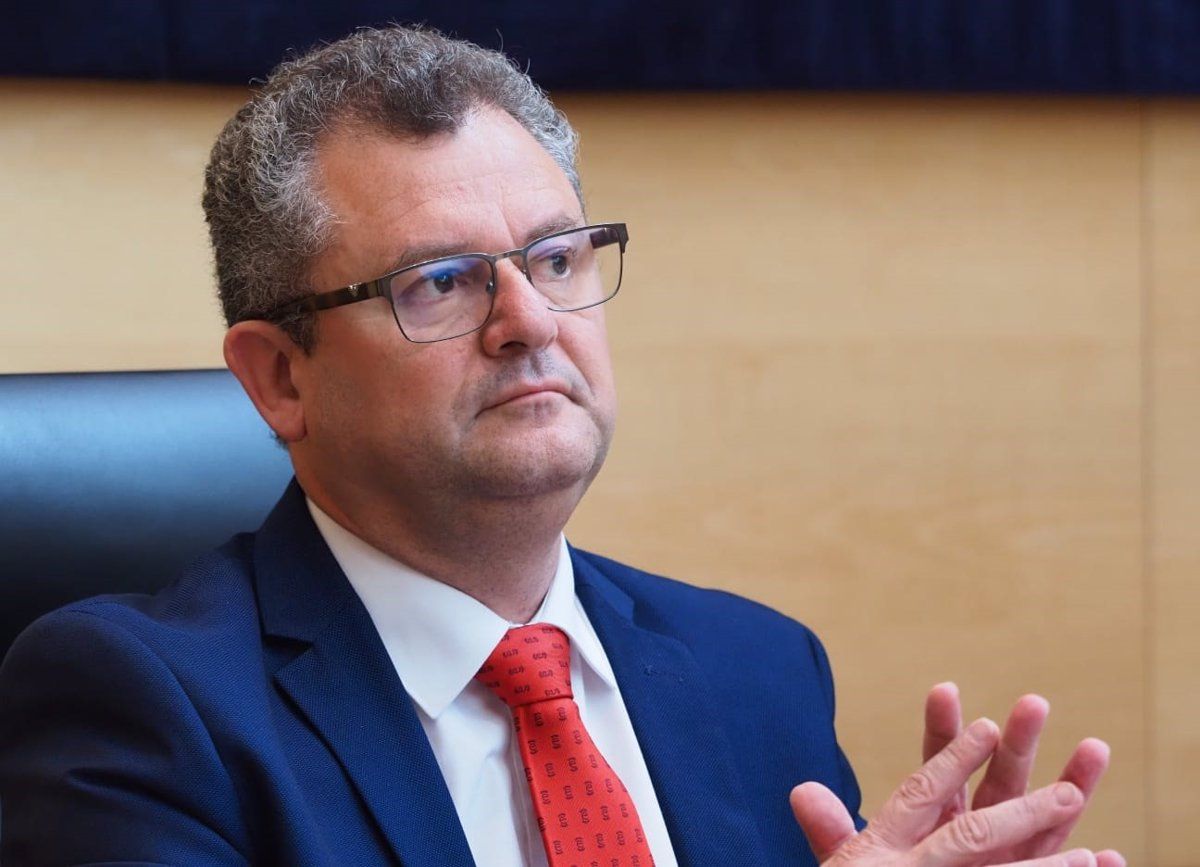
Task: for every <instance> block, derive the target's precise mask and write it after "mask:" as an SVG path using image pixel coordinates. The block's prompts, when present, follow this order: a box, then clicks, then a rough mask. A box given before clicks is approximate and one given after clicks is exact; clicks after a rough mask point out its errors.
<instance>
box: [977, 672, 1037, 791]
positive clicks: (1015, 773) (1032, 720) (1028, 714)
mask: <svg viewBox="0 0 1200 867" xmlns="http://www.w3.org/2000/svg"><path fill="white" fill-rule="evenodd" d="M1049 714H1050V703H1049V702H1048V701H1046V700H1045V699H1044V698H1042V697H1041V696H1040V695H1025V696H1022V697H1021V698H1019V699H1017V703H1016V704H1015V705H1013V709H1012V713H1010V714H1009V716H1008V720H1007V722H1005V724H1004V731H1003V732H1002V733H1001V735H1000V745H999V746H998V747H997V748H996V754H995V755H994V756H992V760H991V761H990V762H988V769H987V773H986V774H984V777H983V780H982V781H981V782H980V783H979V788H977V789H976V790H975V799H974V801H973V802H972V804H971V806H972V809H976V810H978V809H981V808H983V807H990V806H992V805H993V804H999V803H1000V802H1001V801H1007V800H1008V799H1009V798H1019V797H1020V796H1021V795H1024V794H1025V793H1026V792H1027V791H1028V790H1029V775H1030V773H1032V771H1033V760H1034V759H1035V758H1036V756H1037V746H1038V738H1040V737H1041V734H1042V729H1043V728H1045V725H1046V717H1047V716H1049Z"/></svg>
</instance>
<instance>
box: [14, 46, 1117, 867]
mask: <svg viewBox="0 0 1200 867" xmlns="http://www.w3.org/2000/svg"><path fill="white" fill-rule="evenodd" d="M574 151H575V136H574V133H573V132H572V130H571V128H570V126H569V125H568V124H567V122H566V120H565V118H563V117H562V116H561V115H560V114H558V113H557V112H556V111H555V110H554V109H553V107H552V106H551V105H550V103H549V102H548V101H547V100H546V99H545V97H544V95H543V94H541V92H540V91H538V90H537V88H536V87H535V86H534V85H533V84H532V83H531V82H530V81H529V80H528V79H527V78H526V77H525V76H524V75H522V74H521V73H519V71H517V70H515V69H514V68H513V67H512V66H511V65H510V64H509V63H508V62H507V61H506V60H505V59H504V58H503V57H502V56H500V55H498V54H494V53H491V52H486V51H483V50H481V49H478V48H476V47H475V46H471V45H468V44H464V43H460V42H455V41H452V40H447V39H445V38H443V37H441V36H439V35H437V34H435V33H432V32H428V31H420V30H406V29H401V28H392V29H388V30H383V31H362V32H359V33H356V34H354V35H353V36H351V37H349V38H347V39H345V40H342V41H341V42H338V43H335V44H333V45H330V46H327V47H324V48H322V49H320V50H318V51H316V52H313V53H312V54H310V55H307V56H305V57H302V58H300V59H298V60H295V61H292V62H290V63H287V64H284V65H283V66H282V67H280V68H279V69H278V70H276V72H275V73H274V74H273V75H272V77H271V79H270V80H269V81H268V82H267V83H266V85H265V86H264V87H263V88H262V89H261V90H260V91H259V92H258V93H257V94H256V95H255V96H254V97H253V98H252V99H251V100H250V102H249V103H248V104H247V105H246V106H245V107H244V108H243V109H242V110H241V111H240V112H239V113H238V114H237V116H236V117H235V118H234V119H233V120H231V121H230V123H229V124H228V125H227V126H226V128H225V130H224V131H223V132H222V134H221V136H220V138H219V140H218V142H217V144H216V146H215V148H214V150H213V154H212V159H211V162H210V165H209V168H208V173H207V183H206V189H205V196H204V205H205V209H206V213H207V216H208V221H209V225H210V228H211V233H212V240H213V245H214V250H215V254H216V261H217V274H218V280H219V284H220V294H221V300H222V303H223V307H224V311H225V315H226V317H227V319H228V321H229V323H230V328H229V331H228V334H227V337H226V341H225V357H226V360H227V361H228V364H229V367H230V369H231V370H233V372H234V373H235V374H236V376H237V377H238V379H239V380H240V381H241V383H242V385H243V386H244V388H245V390H246V393H247V395H248V396H249V397H250V399H251V400H252V401H253V402H254V404H255V406H256V407H257V408H258V410H259V412H260V413H261V414H262V416H263V418H264V419H265V420H266V421H267V423H268V424H269V425H270V426H271V428H272V429H273V430H274V431H275V433H276V435H277V437H278V438H279V439H280V440H281V442H283V443H284V444H285V445H286V446H287V448H288V450H289V453H290V455H291V458H292V461H293V464H294V467H295V473H296V481H295V482H294V483H293V485H292V486H291V487H290V488H289V490H288V491H287V492H286V493H285V494H284V496H283V499H282V500H281V501H280V502H279V504H278V506H277V507H276V508H275V510H274V511H273V512H272V514H271V515H270V516H269V517H268V519H267V521H266V523H265V524H264V525H263V527H262V528H261V529H260V530H259V531H258V532H257V533H256V534H252V535H244V536H239V537H237V538H235V539H234V540H232V541H231V542H230V543H228V544H227V545H226V546H224V547H223V548H221V549H220V550H218V551H216V552H214V553H213V554H212V555H210V556H208V557H206V558H204V559H202V560H200V561H199V562H198V563H196V564H194V565H193V566H192V567H191V568H190V569H189V570H188V571H187V572H186V573H185V574H184V575H183V576H182V577H181V579H180V580H179V581H178V582H177V583H176V584H175V585H173V586H172V587H171V588H169V589H167V590H165V591H163V592H162V593H160V594H159V595H158V596H155V597H153V598H145V597H108V598H101V599H98V600H91V601H88V602H84V603H80V604H77V605H73V606H69V607H68V608H66V609H64V610H62V611H59V612H56V613H55V614H53V615H50V616H49V617H47V618H44V619H43V620H41V621H39V622H38V623H37V624H35V625H34V626H33V627H31V629H30V630H29V631H28V632H27V633H26V634H25V635H24V636H23V638H22V639H21V640H20V641H19V642H18V644H17V645H16V646H15V647H14V649H13V650H12V652H11V653H10V656H9V658H8V659H7V660H6V662H5V665H4V668H3V671H2V673H0V700H2V701H3V712H2V718H0V744H2V752H0V786H2V789H0V796H2V797H3V799H4V801H3V803H4V827H3V834H4V843H3V852H2V855H3V860H4V863H5V864H6V865H9V864H12V865H19V864H33V863H39V864H40V863H55V864H57V863H96V862H127V863H134V862H136V863H172V864H204V863H213V864H226V863H244V862H250V863H280V864H289V865H307V864H334V863H351V864H374V863H395V862H399V863H403V864H406V865H420V864H469V863H472V861H474V862H475V863H479V864H488V865H491V864H495V865H517V864H550V865H555V867H558V865H572V864H580V865H593V864H595V865H599V864H603V865H643V867H648V865H649V864H651V863H653V864H657V865H660V867H664V865H672V864H676V863H678V864H694V865H731V864H746V865H762V864H811V863H813V860H814V858H816V859H818V860H820V861H822V862H825V863H828V864H835V865H836V864H856V865H868V864H910V863H911V864H917V863H921V864H938V865H960V864H962V865H965V864H983V863H987V864H1000V863H1017V862H1019V863H1021V864H1027V865H1031V867H1032V865H1038V867H1050V865H1052V864H1057V865H1068V864H1069V865H1096V864H1102V865H1105V867H1114V865H1118V864H1120V863H1122V862H1121V859H1120V857H1119V856H1118V855H1116V854H1115V853H1104V854H1102V855H1100V856H1099V857H1097V856H1095V855H1093V854H1091V853H1088V852H1075V853H1073V854H1072V855H1070V856H1069V857H1068V856H1062V857H1054V856H1052V855H1051V853H1053V852H1054V851H1056V850H1057V849H1058V848H1059V847H1060V846H1061V843H1062V841H1063V839H1064V838H1065V836H1066V834H1067V832H1068V831H1069V830H1070V828H1071V826H1072V825H1073V823H1074V822H1075V821H1076V820H1077V819H1078V817H1079V815H1080V814H1081V812H1082V810H1083V807H1084V803H1085V800H1086V798H1087V797H1088V796H1089V795H1090V793H1091V791H1092V789H1093V788H1094V786H1095V784H1096V782H1097V780H1098V779H1099V776H1100V774H1101V773H1102V772H1103V770H1104V766H1105V764H1106V762H1107V751H1106V748H1104V746H1103V745H1102V744H1099V743H1098V742H1094V741H1085V742H1084V743H1083V744H1081V745H1080V747H1079V749H1078V750H1077V751H1076V753H1075V755H1074V756H1073V757H1072V759H1071V762H1070V763H1069V764H1068V766H1067V768H1066V770H1065V771H1064V774H1063V776H1064V782H1063V783H1060V784H1058V785H1057V786H1054V787H1048V788H1046V789H1042V790H1039V791H1037V792H1034V793H1031V794H1029V795H1026V794H1025V789H1026V785H1027V782H1028V778H1029V764H1030V761H1031V757H1032V752H1033V749H1034V746H1035V745H1036V741H1037V737H1038V734H1039V732H1040V729H1041V726H1042V724H1043V723H1044V720H1045V715H1046V706H1045V704H1044V702H1042V701H1040V700H1039V699H1036V698H1034V697H1030V698H1027V699H1023V700H1022V701H1021V702H1019V703H1018V705H1017V707H1016V708H1015V709H1014V712H1013V715H1012V717H1011V718H1010V719H1009V721H1008V723H1007V724H1006V726H1005V729H1004V732H1003V733H1001V732H1000V730H999V729H998V728H997V727H996V726H995V725H994V724H992V723H990V722H989V721H986V720H981V721H979V722H977V723H975V724H973V725H972V726H970V727H969V728H967V729H966V730H965V731H960V729H961V724H960V721H959V713H958V699H957V694H956V693H955V692H954V690H953V689H952V688H951V687H948V686H943V687H939V688H936V689H935V690H934V692H933V693H932V694H931V697H930V701H929V705H928V726H927V730H928V735H927V739H926V755H927V758H928V759H929V762H928V763H927V764H926V766H925V767H924V768H923V769H922V770H921V771H919V772H918V773H917V774H915V775H914V776H913V777H912V778H910V780H908V781H907V782H906V783H905V784H904V785H903V786H902V787H901V788H900V789H899V790H898V791H897V793H896V794H895V795H894V796H893V797H892V799H891V800H890V801H889V802H888V804H887V806H886V807H885V808H884V810H883V811H882V812H881V814H880V815H879V816H878V817H876V819H875V820H874V821H873V823H872V826H871V828H870V829H868V830H864V831H861V833H860V829H862V827H863V822H862V820H861V819H860V818H859V817H858V816H857V810H858V806H859V792H858V787H857V784H856V782H855V779H854V775H853V773H852V771H851V770H850V767H849V765H848V763H847V762H846V760H845V758H844V757H843V755H842V753H841V751H840V749H839V748H838V746H837V742H836V739H835V736H834V730H833V687H832V681H831V677H830V673H829V668H828V663H827V661H826V659H825V655H824V652H823V650H822V649H821V646H820V644H819V643H818V642H817V640H816V639H815V637H814V636H813V635H812V634H811V633H810V632H808V630H806V629H805V628H804V627H803V626H801V625H799V624H797V623H795V622H794V621H791V620H788V619H787V618H784V617H782V616H781V615H778V614H776V613H774V612H771V611H769V610H767V609H764V608H762V607H761V606H758V605H755V604H753V603H751V602H748V601H746V600H742V599H739V598H736V597H733V596H730V595H728V594H722V593H716V592H712V591H703V590H699V589H696V588H692V587H688V586H686V585H682V584H678V583H676V582H673V581H669V580H667V579H663V578H657V577H654V576H650V575H646V574H644V573H641V572H638V571H636V570H634V569H630V568H628V567H626V566H622V565H620V564H617V563H614V562H612V561H609V560H605V559H603V558H601V557H597V556H595V555H591V554H587V553H584V552H581V551H578V550H575V549H572V548H570V547H568V546H567V545H566V543H565V541H564V540H563V536H562V531H563V527H564V526H565V524H566V522H567V519H568V518H569V517H570V515H571V513H572V511H573V509H574V508H575V506H576V504H577V503H578V502H579V500H580V498H581V497H582V496H583V494H584V491H585V490H586V489H587V487H588V485H589V483H590V482H591V481H592V479H593V478H594V477H595V475H596V473H597V472H598V471H599V469H600V466H601V464H602V462H603V459H604V456H605V453H606V451H607V449H608V445H609V442H610V439H611V437H612V433H613V427H614V417H615V392H614V387H613V380H612V372H611V368H610V364H609V358H608V349H607V344H606V338H605V325H604V318H603V308H602V307H600V305H601V304H602V303H603V302H604V301H606V300H608V299H609V298H611V297H612V296H613V295H614V294H615V293H616V291H617V289H618V288H619V281H620V275H621V262H622V256H623V254H624V250H625V246H626V244H627V241H628V237H629V231H628V229H627V228H626V227H625V226H624V225H623V224H619V223H601V222H591V221H589V220H588V219H587V218H586V217H585V214H584V209H583V204H582V197H581V194H580V185H579V180H578V176H577V172H576V167H575V164H574ZM989 760H990V762H989ZM985 762H986V763H988V767H989V770H988V772H987V775H986V777H985V779H984V783H983V784H982V785H981V787H980V789H979V790H978V791H977V793H976V797H975V801H974V802H973V804H972V805H971V809H970V810H968V809H967V805H966V802H965V796H964V793H963V787H964V785H965V782H966V779H967V776H968V775H969V774H970V773H971V772H973V771H974V770H975V769H977V768H979V767H981V766H982V765H983V764H984V763H985ZM797 783H803V784H802V785H799V786H797V785H796V784H797ZM789 793H790V798H789Z"/></svg>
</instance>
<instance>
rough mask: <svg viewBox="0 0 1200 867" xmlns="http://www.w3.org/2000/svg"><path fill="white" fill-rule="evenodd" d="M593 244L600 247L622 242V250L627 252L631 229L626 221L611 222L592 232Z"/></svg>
mask: <svg viewBox="0 0 1200 867" xmlns="http://www.w3.org/2000/svg"><path fill="white" fill-rule="evenodd" d="M591 241H592V246H593V247H595V248H597V249H599V248H600V247H606V246H608V245H609V244H620V245H621V252H622V253H624V252H625V245H626V244H627V243H629V229H627V228H626V227H625V224H624V223H610V224H609V225H607V226H601V227H600V228H598V229H596V231H594V232H592V234H591Z"/></svg>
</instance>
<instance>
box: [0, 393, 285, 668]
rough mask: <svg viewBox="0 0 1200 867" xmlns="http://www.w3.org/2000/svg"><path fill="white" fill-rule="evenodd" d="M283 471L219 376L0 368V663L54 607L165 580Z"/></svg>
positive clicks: (279, 455) (255, 505) (260, 504)
mask: <svg viewBox="0 0 1200 867" xmlns="http://www.w3.org/2000/svg"><path fill="white" fill-rule="evenodd" d="M290 477H291V464H290V462H289V461H288V456H287V452H286V451H284V450H283V449H282V448H280V447H279V446H278V445H277V444H276V443H275V441H274V440H273V439H272V438H271V433H270V430H269V429H268V428H267V426H266V425H265V424H264V423H263V421H262V419H261V418H260V417H259V416H258V413H257V412H255V410H254V407H253V405H252V404H251V403H250V401H249V400H248V399H247V398H246V396H245V394H244V393H243V392H242V389H241V386H239V385H238V383H237V381H236V380H235V379H234V378H233V376H232V375H231V374H230V373H229V372H228V371H226V370H179V371H161V372H135V373H79V374H10V375H0V657H2V656H3V655H4V654H5V653H7V652H8V648H9V645H11V644H12V641H13V639H14V638H15V637H16V636H17V634H18V633H19V632H20V631H21V630H22V629H24V628H25V627H26V626H28V625H29V624H30V623H31V622H32V621H34V620H35V619H37V617H39V616H40V615H42V614H44V613H46V612H48V611H51V610H53V609H54V608H57V607H59V606H60V605H64V604H66V603H67V602H71V601H73V600H76V599H82V598H85V597H87V596H94V595H96V594H98V593H113V592H118V593H119V592H129V591H137V592H154V591H155V590H156V589H158V588H160V587H162V586H164V585H165V584H167V583H168V582H169V581H170V580H171V579H172V578H173V577H174V576H175V575H176V574H177V573H178V571H179V570H180V568H181V567H182V566H184V565H185V564H186V563H187V562H188V561H189V560H191V559H192V558H193V557H195V556H197V555H198V554H201V553H203V552H204V551H206V550H208V549H210V548H212V547H214V546H215V545H219V544H220V543H222V542H224V541H225V540H226V539H228V538H229V537H230V536H231V535H233V534H234V533H236V532H238V531H241V530H253V529H255V528H256V527H258V525H259V524H260V523H261V522H262V519H263V518H264V517H265V516H266V514H267V512H268V511H269V510H270V508H271V505H272V504H273V503H274V502H275V500H276V499H277V498H278V497H279V495H280V494H281V493H282V492H283V489H284V487H285V486H286V485H287V481H288V479H289V478H290Z"/></svg>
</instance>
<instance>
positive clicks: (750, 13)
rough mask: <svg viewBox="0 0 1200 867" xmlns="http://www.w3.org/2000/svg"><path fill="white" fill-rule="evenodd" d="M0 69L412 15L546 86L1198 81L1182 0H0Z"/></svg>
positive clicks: (31, 72)
mask: <svg viewBox="0 0 1200 867" xmlns="http://www.w3.org/2000/svg"><path fill="white" fill-rule="evenodd" d="M4 5H5V11H4V13H3V16H2V18H0V74H6V75H21V76H84V77H98V78H132V79H152V80H175V81H194V82H218V83H236V84H244V83H246V82H249V81H250V80H252V79H255V78H262V77H263V76H265V75H266V74H267V72H268V71H269V70H270V69H271V67H272V66H273V65H274V64H275V63H276V62H278V61H279V60H280V59H281V58H282V57H284V55H285V54H286V53H287V52H288V51H289V50H304V49H306V48H308V47H310V46H312V45H314V44H316V43H318V42H321V41H327V40H331V39H336V38H337V37H339V36H341V35H343V34H345V33H347V32H349V31H350V30H352V29H353V28H355V27H358V26H363V25H379V24H385V23H387V22H389V21H402V22H413V21H420V22H426V23H428V24H431V25H434V26H436V27H438V28H440V29H442V30H444V31H447V32H451V33H454V34H457V35H459V36H462V37H465V38H468V39H471V40H474V41H476V42H479V43H481V44H483V45H487V46H490V47H500V46H503V47H504V49H505V50H506V51H507V52H508V53H509V54H511V55H512V56H513V57H514V58H516V59H517V60H518V61H520V62H521V63H528V64H529V66H530V69H531V71H532V73H533V75H534V77H535V78H536V79H537V80H538V81H539V82H540V83H541V84H543V85H544V86H546V87H550V88H562V89H583V90H592V89H602V90H608V89H662V88H666V89H675V88H687V89H717V88H719V89H732V88H808V89H822V90H846V89H849V90H922V91H1015V92H1037V91H1044V92H1064V93H1196V92H1200V2H1197V0H744V2H730V0H693V2H689V3H686V4H684V3H678V2H653V0H591V2H564V0H553V2H551V0H457V2H446V0H442V2H436V3H435V2H419V0H393V2H380V0H343V2H333V0H320V2H318V0H289V2H285V0H245V2H215V0H207V2H206V0H110V2H107V3H106V2H97V0H47V2H34V0H5V4H4Z"/></svg>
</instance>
